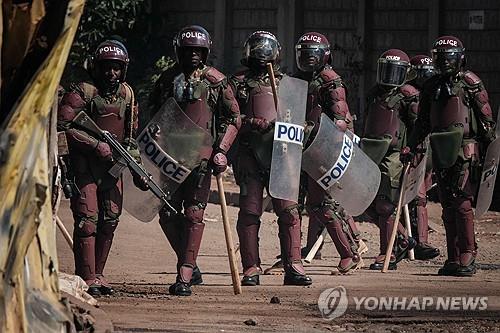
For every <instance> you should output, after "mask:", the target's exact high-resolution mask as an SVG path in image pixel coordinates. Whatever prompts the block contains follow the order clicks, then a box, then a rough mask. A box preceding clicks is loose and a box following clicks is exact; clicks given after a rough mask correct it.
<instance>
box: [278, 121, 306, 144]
mask: <svg viewBox="0 0 500 333" xmlns="http://www.w3.org/2000/svg"><path fill="white" fill-rule="evenodd" d="M274 140H275V141H283V142H289V143H295V144H298V145H301V146H302V140H304V126H300V125H295V124H290V123H282V122H279V121H277V122H276V125H275V127H274Z"/></svg>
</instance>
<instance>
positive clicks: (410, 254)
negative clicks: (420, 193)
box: [403, 205, 415, 260]
mask: <svg viewBox="0 0 500 333" xmlns="http://www.w3.org/2000/svg"><path fill="white" fill-rule="evenodd" d="M403 213H404V218H405V228H406V230H407V232H408V237H412V236H413V235H412V233H411V222H410V210H409V209H408V205H404V207H403ZM408 257H409V259H410V260H415V251H413V249H411V250H410V251H409V252H408Z"/></svg>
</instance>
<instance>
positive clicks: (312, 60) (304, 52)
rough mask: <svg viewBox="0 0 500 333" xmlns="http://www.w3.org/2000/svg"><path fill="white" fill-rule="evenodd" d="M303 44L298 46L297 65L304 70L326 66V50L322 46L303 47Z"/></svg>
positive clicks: (296, 53) (308, 70)
mask: <svg viewBox="0 0 500 333" xmlns="http://www.w3.org/2000/svg"><path fill="white" fill-rule="evenodd" d="M300 46H301V45H297V47H296V52H295V56H296V60H297V67H298V68H299V69H300V70H301V71H304V72H312V71H315V70H316V69H318V68H320V67H322V66H324V65H325V64H324V63H323V62H324V59H325V55H326V50H325V49H324V48H322V47H320V46H316V47H308V48H301V47H300Z"/></svg>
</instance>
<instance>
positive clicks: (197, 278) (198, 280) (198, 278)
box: [190, 266, 203, 286]
mask: <svg viewBox="0 0 500 333" xmlns="http://www.w3.org/2000/svg"><path fill="white" fill-rule="evenodd" d="M190 283H191V285H192V286H196V285H199V284H202V283H203V277H202V275H201V271H200V268H199V267H198V266H196V267H195V268H193V276H192V277H191V282H190Z"/></svg>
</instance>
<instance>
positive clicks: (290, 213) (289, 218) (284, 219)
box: [278, 205, 300, 225]
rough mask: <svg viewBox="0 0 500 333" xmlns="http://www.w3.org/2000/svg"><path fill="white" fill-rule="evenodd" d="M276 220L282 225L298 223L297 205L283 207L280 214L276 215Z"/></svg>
mask: <svg viewBox="0 0 500 333" xmlns="http://www.w3.org/2000/svg"><path fill="white" fill-rule="evenodd" d="M278 222H279V223H280V224H281V223H282V224H283V225H295V224H297V223H300V213H299V207H298V206H297V205H293V206H290V207H287V208H285V209H283V211H282V212H281V214H280V215H279V216H278Z"/></svg>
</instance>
